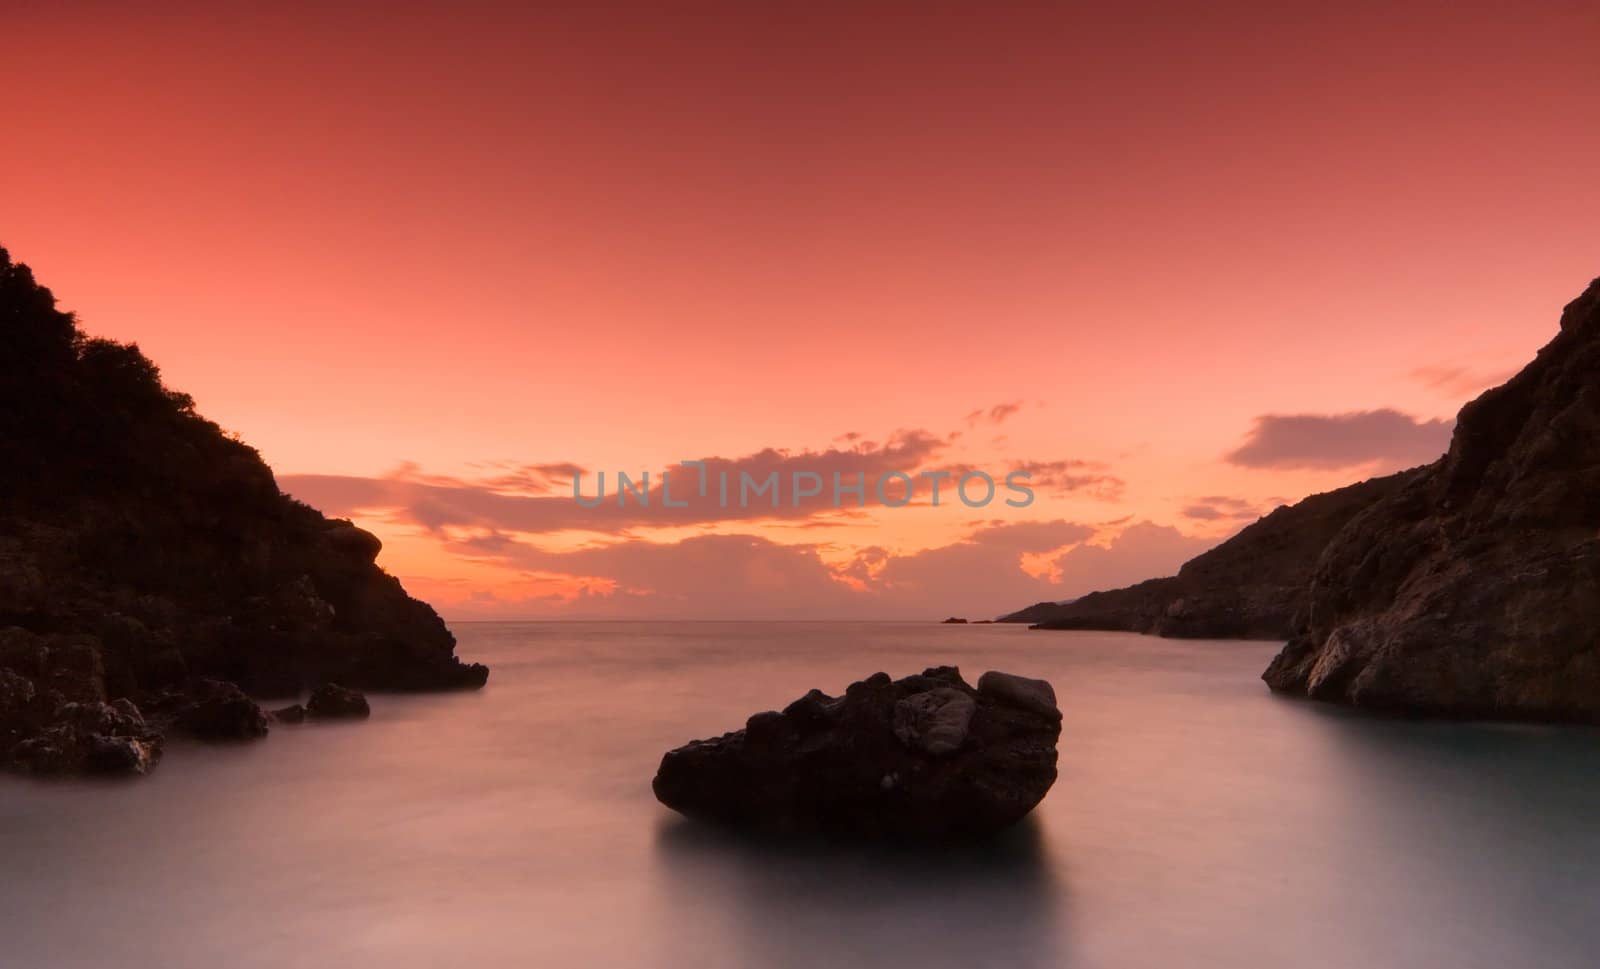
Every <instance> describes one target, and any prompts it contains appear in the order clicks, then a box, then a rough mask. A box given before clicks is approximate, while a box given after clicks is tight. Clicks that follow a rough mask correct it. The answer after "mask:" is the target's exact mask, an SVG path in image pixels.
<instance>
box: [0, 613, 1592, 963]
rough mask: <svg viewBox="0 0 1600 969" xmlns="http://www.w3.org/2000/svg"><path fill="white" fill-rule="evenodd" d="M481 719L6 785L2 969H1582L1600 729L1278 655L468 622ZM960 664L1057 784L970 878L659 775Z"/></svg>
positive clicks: (400, 701)
mask: <svg viewBox="0 0 1600 969" xmlns="http://www.w3.org/2000/svg"><path fill="white" fill-rule="evenodd" d="M457 632H458V634H459V636H460V639H461V649H462V653H463V655H465V656H468V657H470V658H472V659H480V660H485V661H487V662H489V663H490V664H491V665H492V666H493V667H494V676H493V679H492V680H491V683H490V686H489V688H488V689H487V690H485V691H483V692H482V693H479V694H468V695H445V696H423V697H377V698H375V700H376V702H375V704H374V707H375V712H374V715H373V718H372V720H371V721H369V722H367V723H362V724H351V725H309V726H305V727H300V728H294V727H280V728H278V729H276V730H275V731H274V732H273V735H272V736H271V737H270V738H268V739H267V740H266V741H264V742H262V743H258V744H254V745H250V746H247V747H244V748H215V747H207V746H202V745H178V746H176V747H174V748H172V749H171V750H170V751H169V753H168V756H167V759H166V762H165V763H164V764H163V765H162V767H161V769H160V770H158V771H157V772H156V773H155V775H153V776H152V777H150V778H148V779H146V780H143V781H138V782H133V783H107V784H100V783H85V782H73V783H52V784H47V783H38V782H32V781H25V780H9V779H0V965H3V966H5V967H8V969H31V967H45V966H84V967H95V969H105V967H113V966H115V967H161V969H187V967H194V969H217V967H218V966H224V965H225V966H229V967H231V969H242V967H255V966H260V967H263V969H269V967H270V969H294V967H301V966H305V967H319V969H320V967H332V966H350V967H383V969H405V967H429V969H432V967H444V966H463V967H473V969H489V967H501V966H504V967H517V969H527V967H541V966H550V967H586V966H597V967H606V969H625V967H680V966H681V967H692V969H718V967H729V969H757V967H767V966H796V967H799V966H805V967H822V966H826V967H848V966H916V967H923V969H926V967H938V966H961V967H973V966H996V967H1005V969H1030V967H1045V966H1049V967H1075V966H1084V967H1112V969H1123V967H1135V969H1137V967H1145V966H1148V967H1160V969H1181V967H1191V966H1219V967H1228V969H1233V967H1240V966H1263V967H1267V966H1270V967H1283V966H1317V967H1360V969H1370V967H1404V969H1419V967H1421V969H1425V967H1440V969H1446V967H1448V969H1460V967H1474V966H1483V967H1493V969H1505V967H1508V966H1517V967H1522V966H1528V967H1563V966H1588V965H1592V964H1593V963H1594V959H1595V955H1596V953H1597V952H1600V918H1597V917H1596V916H1597V909H1596V904H1597V903H1596V900H1595V888H1596V886H1597V885H1600V734H1597V733H1595V732H1590V731H1583V730H1560V729H1548V728H1530V727H1489V726H1450V725H1438V724H1414V723H1398V722H1388V721H1381V720H1368V719H1361V718H1356V717H1351V716H1348V715H1344V714H1342V713H1340V712H1337V711H1331V710H1327V709H1323V708H1319V707H1315V706H1312V705H1308V704H1303V703H1295V702H1290V701H1283V700H1278V699H1274V698H1273V697H1272V696H1270V695H1269V694H1268V693H1267V692H1266V689H1265V688H1264V687H1263V686H1262V685H1261V684H1260V682H1259V681H1258V680H1257V679H1256V676H1257V674H1258V673H1259V671H1260V670H1261V669H1262V668H1263V666H1264V665H1265V664H1266V662H1267V660H1268V659H1269V658H1270V656H1271V654H1272V653H1273V651H1274V648H1273V646H1271V645H1270V644H1260V643H1174V642H1165V641H1161V640H1154V639H1147V638H1142V637H1135V636H1125V635H1118V634H1102V633H1060V634H1047V633H1030V632H1028V631H1027V630H1024V629H1020V628H1015V627H990V626H968V627H946V626H938V625H932V624H924V625H908V624H882V625H871V624H834V623H816V624H809V623H773V624H763V623H672V624H660V625H645V624H627V623H620V624H601V623H593V624H587V623H586V624H578V623H573V624H515V625H512V624H503V625H502V624H484V625H461V626H459V627H457ZM939 663H955V664H958V665H960V666H961V667H962V670H963V671H964V672H965V673H966V674H967V675H968V679H969V680H975V679H976V676H977V674H979V673H981V672H982V671H984V670H986V669H990V668H1000V669H1006V670H1011V671H1015V672H1018V673H1024V674H1027V675H1032V676H1044V677H1048V678H1049V679H1050V680H1052V681H1053V682H1054V683H1055V686H1056V691H1057V693H1058V694H1059V695H1060V697H1061V701H1062V707H1063V710H1064V711H1065V714H1066V722H1065V725H1064V732H1063V736H1062V746H1061V768H1062V769H1061V778H1060V780H1059V781H1058V782H1057V783H1056V786H1055V789H1054V790H1053V791H1052V792H1051V794H1050V796H1049V797H1048V798H1047V799H1046V800H1045V802H1044V804H1043V805H1042V806H1041V808H1040V810H1039V811H1038V812H1037V813H1036V816H1035V818H1034V820H1033V822H1032V823H1030V824H1028V825H1026V826H1024V827H1023V828H1021V829H1019V830H1017V831H1015V832H1013V834H1012V836H1010V837H1008V838H1006V839H1004V840H1003V841H1002V842H1001V843H999V844H997V845H995V846H993V847H991V848H988V849H985V850H981V851H966V852H961V853H957V854H954V855H949V856H939V855H928V854H917V853H914V852H905V851H901V852H882V853H872V854H868V855H865V856H863V855H860V854H850V853H842V852H830V851H823V850H816V849H814V848H810V847H783V846H773V845H767V844H759V843H750V842H746V841H743V840H740V839H738V838H732V837H728V836H724V835H720V834H718V833H715V832H709V831H705V830H702V829H699V828H697V827H694V826H691V825H689V824H687V823H686V822H681V821H679V820H678V819H677V818H676V817H675V816H674V815H672V814H670V813H669V812H668V811H666V810H665V809H664V808H661V807H660V806H659V805H657V804H656V802H655V800H654V799H653V798H652V797H651V795H650V777H651V775H652V774H653V773H654V770H655V766H656V763H657V761H658V760H659V758H660V755H661V752H662V751H663V750H664V749H666V748H667V747H670V746H674V745H676V744H678V743H681V742H683V741H685V740H688V739H690V738H693V737H700V736H705V735H709V734H715V733H719V732H721V731H722V730H724V729H731V728H733V727H735V726H737V725H739V724H741V723H742V722H743V719H744V717H745V715H746V714H748V713H750V712H753V711H755V710H758V709H764V708H770V707H777V706H781V705H783V704H784V703H786V702H787V701H788V700H790V699H793V698H794V697H796V696H798V695H799V694H801V693H803V692H804V691H805V690H806V689H807V688H809V687H811V686H820V687H822V688H824V689H827V690H829V691H834V692H836V691H838V690H841V689H842V688H843V687H844V686H845V684H846V683H848V682H849V681H850V680H852V679H857V678H860V677H861V676H864V675H866V674H869V673H871V672H873V671H875V670H879V669H883V670H886V671H888V672H890V673H892V674H894V675H897V676H898V675H903V674H906V673H911V672H916V671H919V670H920V669H922V668H923V667H924V666H927V665H932V664H939Z"/></svg>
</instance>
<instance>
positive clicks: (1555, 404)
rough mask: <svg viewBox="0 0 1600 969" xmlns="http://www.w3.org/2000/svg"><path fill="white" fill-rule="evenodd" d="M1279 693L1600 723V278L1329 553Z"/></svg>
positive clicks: (1272, 679) (1277, 676) (1435, 711)
mask: <svg viewBox="0 0 1600 969" xmlns="http://www.w3.org/2000/svg"><path fill="white" fill-rule="evenodd" d="M1310 604H1311V609H1310V612H1309V621H1308V624H1307V626H1306V628H1305V629H1304V630H1303V631H1300V633H1299V634H1298V635H1296V636H1295V637H1294V639H1293V640H1292V641H1291V642H1289V643H1288V645H1286V646H1285V647H1284V649H1283V652H1282V653H1280V654H1279V655H1278V657H1277V658H1276V659H1275V660H1273V662H1272V665H1271V666H1270V667H1269V668H1268V669H1267V671H1266V673H1265V674H1263V678H1264V679H1265V680H1266V681H1267V683H1268V684H1269V685H1270V686H1271V687H1272V688H1273V689H1275V690H1281V691H1284V692H1289V693H1298V694H1304V695H1308V696H1311V697H1314V698H1316V699H1319V700H1330V701H1334V702H1339V703H1348V704H1353V705H1356V706H1362V707H1370V708H1376V709H1384V710H1393V711H1401V712H1407V713H1420V714H1429V715H1443V716H1463V717H1496V718H1517V719H1524V718H1529V719H1542V720H1544V719H1548V720H1584V721H1596V720H1600V280H1596V281H1595V282H1593V283H1591V284H1590V285H1589V288H1588V290H1587V291H1586V292H1584V294H1583V295H1582V296H1580V297H1578V299H1576V300H1574V301H1573V302H1572V303H1570V304H1568V305H1567V307H1566V310H1565V312H1564V313H1563V314H1562V317H1561V331H1560V333H1559V334H1557V336H1556V337H1555V339H1554V340H1552V341H1551V342H1550V343H1549V345H1547V346H1546V347H1545V348H1544V349H1542V350H1540V351H1539V355H1538V357H1537V358H1536V359H1535V360H1534V361H1533V362H1532V363H1530V364H1529V365H1528V366H1527V367H1526V368H1525V369H1524V370H1523V371H1522V372H1521V373H1519V374H1517V375H1516V376H1515V377H1513V378H1512V379H1511V380H1510V381H1509V382H1508V383H1506V384H1505V385H1504V386H1501V387H1498V388H1496V389H1494V390H1491V391H1488V392H1487V393H1485V394H1483V395H1482V396H1481V397H1479V398H1478V399H1477V400H1475V401H1473V402H1472V403H1470V404H1468V405H1466V407H1464V408H1462V410H1461V414H1460V416H1459V417H1458V418H1457V421H1456V429H1455V436H1454V439H1453V440H1452V442H1451V444H1450V450H1449V452H1448V453H1446V455H1445V456H1444V457H1443V458H1442V459H1441V460H1439V461H1438V462H1437V463H1435V464H1432V465H1430V466H1428V467H1427V468H1426V469H1424V470H1423V471H1422V472H1421V473H1420V474H1417V475H1414V476H1412V477H1411V478H1410V480H1408V481H1407V482H1406V484H1405V486H1404V487H1403V488H1401V489H1399V490H1398V491H1396V492H1395V493H1393V494H1390V495H1388V496H1386V497H1384V498H1383V499H1382V500H1380V501H1377V502H1375V503H1373V504H1372V505H1371V506H1370V507H1369V508H1367V509H1365V510H1364V511H1363V512H1362V513H1361V514H1360V515H1358V516H1357V517H1356V518H1355V519H1354V520H1352V521H1351V522H1350V524H1349V525H1348V526H1346V527H1345V528H1344V529H1343V530H1342V531H1341V532H1340V533H1339V535H1338V536H1337V537H1335V539H1334V540H1333V541H1332V542H1331V543H1330V544H1329V546H1328V548H1327V550H1326V551H1325V552H1324V553H1323V556H1322V559H1321V562H1320V563H1319V564H1318V566H1317V570H1316V575H1315V578H1314V582H1313V584H1312V589H1311V599H1310Z"/></svg>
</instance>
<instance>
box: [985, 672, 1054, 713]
mask: <svg viewBox="0 0 1600 969" xmlns="http://www.w3.org/2000/svg"><path fill="white" fill-rule="evenodd" d="M978 692H979V693H982V694H985V695H987V696H992V697H994V698H995V699H996V700H999V701H1000V702H1001V703H1007V704H1010V705H1011V706H1014V707H1021V708H1022V709H1024V710H1031V711H1033V712H1034V713H1039V714H1043V715H1045V716H1050V715H1055V716H1058V717H1059V716H1060V715H1061V711H1060V709H1059V708H1058V707H1057V706H1056V691H1055V688H1054V687H1052V686H1051V685H1050V684H1049V683H1048V682H1046V681H1044V680H1030V679H1028V678H1027V677H1025V676H1013V675H1012V674H1010V673H1001V672H998V671H996V670H990V671H989V672H987V673H985V674H983V675H982V676H980V677H978Z"/></svg>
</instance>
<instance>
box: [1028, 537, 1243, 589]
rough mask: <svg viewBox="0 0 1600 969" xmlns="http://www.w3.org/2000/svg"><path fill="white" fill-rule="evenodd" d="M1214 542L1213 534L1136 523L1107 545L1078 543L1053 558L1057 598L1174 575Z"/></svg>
mask: <svg viewBox="0 0 1600 969" xmlns="http://www.w3.org/2000/svg"><path fill="white" fill-rule="evenodd" d="M1216 544H1217V540H1216V539H1214V538H1197V537H1194V536H1190V535H1185V534H1183V533H1182V532H1180V531H1178V530H1177V529H1176V528H1172V527H1170V526H1167V525H1157V524H1155V523H1153V522H1148V521H1142V522H1137V523H1135V524H1133V525H1129V526H1128V527H1127V528H1125V529H1123V530H1122V532H1121V533H1120V534H1118V535H1117V537H1116V538H1114V539H1112V540H1111V542H1110V543H1108V544H1106V545H1103V546H1102V545H1087V544H1086V545H1077V546H1074V547H1073V548H1071V549H1069V550H1067V551H1066V552H1064V553H1062V554H1061V555H1060V556H1058V557H1057V558H1056V559H1055V561H1054V562H1053V563H1051V564H1052V566H1053V567H1054V577H1055V582H1054V588H1055V589H1056V590H1057V595H1056V596H1055V598H1057V599H1066V598H1076V597H1078V596H1081V595H1087V594H1088V593H1090V592H1097V591H1100V590H1103V589H1119V588H1121V587H1123V586H1127V585H1133V584H1134V583H1136V582H1143V581H1144V580H1145V579H1154V578H1159V577H1161V576H1167V575H1176V574H1177V573H1178V567H1179V566H1181V565H1182V564H1183V563H1185V562H1187V561H1189V560H1190V559H1192V558H1194V557H1195V556H1196V555H1199V554H1200V553H1201V552H1204V551H1206V550H1207V549H1209V548H1212V547H1213V546H1215V545H1216Z"/></svg>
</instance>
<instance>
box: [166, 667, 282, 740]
mask: <svg viewBox="0 0 1600 969" xmlns="http://www.w3.org/2000/svg"><path fill="white" fill-rule="evenodd" d="M177 725H178V726H179V727H181V728H183V729H184V730H187V731H188V732H189V733H192V734H194V735H195V736H196V737H200V738H202V739H205V740H253V739H255V738H256V737H265V736H266V735H267V729H268V728H267V715H266V714H264V713H262V712H261V707H260V706H258V705H257V704H256V701H254V700H252V699H250V698H249V697H248V696H245V694H244V691H242V690H240V689H239V688H238V687H237V686H235V685H234V684H232V683H222V682H217V681H215V680H213V681H206V682H202V683H200V684H198V685H197V686H196V687H195V689H194V691H193V693H192V695H191V696H190V698H189V702H188V703H186V704H185V705H184V706H183V707H182V708H181V709H179V711H178V717H177Z"/></svg>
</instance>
